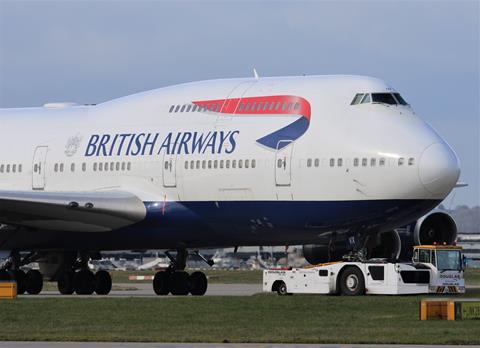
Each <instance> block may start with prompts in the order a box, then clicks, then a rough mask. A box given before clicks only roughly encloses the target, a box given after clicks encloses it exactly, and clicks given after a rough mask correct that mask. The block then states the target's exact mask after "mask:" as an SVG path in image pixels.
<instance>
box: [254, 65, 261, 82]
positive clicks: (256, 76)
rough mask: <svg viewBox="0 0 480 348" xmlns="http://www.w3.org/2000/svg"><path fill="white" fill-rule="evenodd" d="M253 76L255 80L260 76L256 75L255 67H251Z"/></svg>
mask: <svg viewBox="0 0 480 348" xmlns="http://www.w3.org/2000/svg"><path fill="white" fill-rule="evenodd" d="M253 76H254V77H255V80H257V81H258V79H259V78H260V77H259V76H258V73H257V69H255V68H253Z"/></svg>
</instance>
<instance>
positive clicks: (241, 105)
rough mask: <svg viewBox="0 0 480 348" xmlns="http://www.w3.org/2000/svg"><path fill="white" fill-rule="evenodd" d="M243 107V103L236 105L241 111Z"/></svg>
mask: <svg viewBox="0 0 480 348" xmlns="http://www.w3.org/2000/svg"><path fill="white" fill-rule="evenodd" d="M244 107H245V105H244V104H243V103H240V104H239V105H238V111H243V108H244Z"/></svg>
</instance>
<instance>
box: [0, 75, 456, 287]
mask: <svg viewBox="0 0 480 348" xmlns="http://www.w3.org/2000/svg"><path fill="white" fill-rule="evenodd" d="M0 122H1V134H2V136H1V137H0V223H1V225H0V249H1V250H3V251H5V252H7V253H8V255H9V258H8V262H6V263H5V264H4V265H3V268H2V270H1V271H0V276H1V277H2V278H4V279H5V278H13V279H15V280H16V281H17V283H18V290H19V293H23V292H28V293H30V294H38V293H39V292H40V291H41V290H42V286H43V279H51V280H56V281H57V282H58V288H59V290H60V292H61V293H62V294H72V293H73V292H76V293H78V294H92V293H93V292H96V293H98V294H108V293H109V292H110V290H111V279H110V276H109V274H108V273H107V272H105V271H99V272H97V273H96V274H93V273H92V272H91V271H90V270H89V269H88V266H87V263H88V261H89V260H90V259H92V258H93V259H95V258H99V255H100V253H101V252H102V251H107V250H143V249H160V250H167V254H168V256H169V257H170V259H171V261H172V263H171V267H170V268H169V269H168V270H165V271H161V272H158V273H157V274H156V276H155V279H154V281H153V288H154V291H155V292H156V293H157V294H159V295H165V294H168V293H172V294H177V295H186V294H188V293H191V294H193V295H203V294H204V293H205V291H206V289H207V279H206V277H205V275H204V273H202V272H194V273H192V274H188V273H187V272H185V265H186V260H187V257H189V256H192V255H195V254H196V256H195V257H202V256H201V255H200V254H199V253H198V252H196V251H197V250H199V249H200V248H220V247H235V246H249V245H255V246H257V245H298V244H301V245H304V255H305V257H306V259H307V261H309V262H310V263H318V262H327V261H334V260H341V259H342V258H345V257H347V258H350V259H364V258H373V257H377V258H386V259H398V258H399V257H402V255H406V254H405V253H408V250H409V249H410V248H409V246H411V245H414V244H420V243H424V244H425V243H433V242H439V243H442V242H447V243H451V242H453V241H454V240H455V238H456V233H457V232H456V227H455V222H454V221H453V219H452V218H451V217H450V216H449V215H447V214H446V213H442V212H436V211H433V212H431V211H432V209H434V208H435V207H436V206H437V205H438V204H439V203H440V202H441V201H442V200H443V199H444V198H445V197H446V196H447V195H448V194H449V193H450V191H451V190H452V189H453V188H454V187H455V185H456V183H457V180H458V177H459V174H460V169H459V161H458V159H457V156H456V155H455V153H454V151H453V150H452V149H451V148H450V146H449V145H448V144H447V143H446V142H445V141H444V140H443V139H442V138H441V137H440V136H439V135H438V134H437V133H436V132H435V131H434V130H433V129H432V128H431V127H430V126H429V125H427V124H426V123H425V122H424V121H422V120H421V119H420V118H419V117H418V116H417V115H416V114H415V112H414V111H413V109H412V107H411V106H410V105H409V104H408V103H407V102H406V101H405V100H404V99H403V98H402V96H401V95H400V94H399V93H398V92H397V91H396V90H394V89H393V88H392V87H390V86H389V85H387V84H386V83H385V82H383V81H381V80H379V79H375V78H370V77H362V76H302V77H274V78H258V77H255V78H242V79H225V80H212V81H202V82H194V83H187V84H181V85H177V86H172V87H167V88H161V89H157V90H153V91H149V92H145V93H140V94H135V95H131V96H127V97H124V98H120V99H116V100H112V101H108V102H105V103H102V104H98V105H75V104H72V103H49V104H45V105H44V106H43V107H40V108H22V109H3V110H0ZM205 261H208V260H205ZM31 262H38V263H39V265H40V270H39V271H38V270H30V271H28V273H25V272H24V271H22V270H21V267H22V266H24V265H26V264H28V263H31Z"/></svg>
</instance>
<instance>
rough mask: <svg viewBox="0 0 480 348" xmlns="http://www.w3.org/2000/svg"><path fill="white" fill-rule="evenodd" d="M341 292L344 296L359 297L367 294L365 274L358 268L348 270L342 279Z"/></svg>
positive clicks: (343, 273) (344, 272)
mask: <svg viewBox="0 0 480 348" xmlns="http://www.w3.org/2000/svg"><path fill="white" fill-rule="evenodd" d="M340 292H341V294H342V295H347V296H357V295H363V294H364V293H365V280H364V279H363V273H362V271H360V270H359V269H358V268H357V267H348V268H346V269H345V270H344V271H343V272H342V275H341V277H340Z"/></svg>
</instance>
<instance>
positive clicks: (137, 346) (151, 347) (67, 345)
mask: <svg viewBox="0 0 480 348" xmlns="http://www.w3.org/2000/svg"><path fill="white" fill-rule="evenodd" d="M7 347H8V348H113V347H119V348H197V347H198V348H206V347H214V348H220V347H228V348H274V347H295V348H297V347H298V348H303V347H320V348H350V347H352V348H357V347H361V348H366V347H372V348H387V347H388V348H391V347H395V348H432V347H438V346H429V345H404V344H401V345H375V344H256V343H253V344H224V343H218V344H217V343H188V344H184V343H178V344H176V343H128V342H127V343H120V342H118V343H97V342H0V348H7ZM441 347H442V348H453V347H469V348H475V347H477V348H480V346H452V345H449V346H441Z"/></svg>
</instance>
